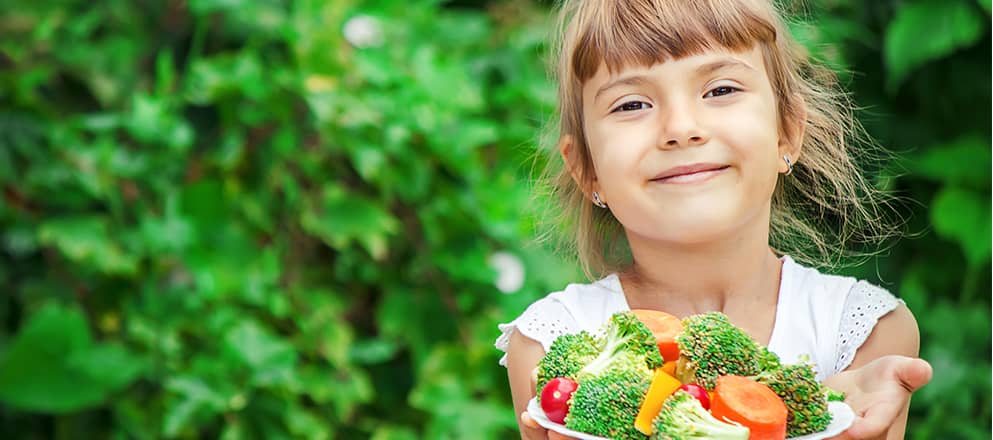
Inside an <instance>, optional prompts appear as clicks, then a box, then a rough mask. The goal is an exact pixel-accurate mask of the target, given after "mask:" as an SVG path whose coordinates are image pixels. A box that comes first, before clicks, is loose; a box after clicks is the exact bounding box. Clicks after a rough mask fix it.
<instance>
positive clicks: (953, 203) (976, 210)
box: [931, 186, 993, 265]
mask: <svg viewBox="0 0 993 440" xmlns="http://www.w3.org/2000/svg"><path fill="white" fill-rule="evenodd" d="M931 221H932V223H933V224H934V229H935V231H936V232H937V233H938V235H939V236H941V237H943V238H945V239H948V240H953V241H957V242H958V243H959V245H961V246H962V251H963V252H965V256H966V260H968V261H969V263H970V264H972V265H979V264H982V263H984V262H986V261H987V260H988V259H989V257H990V240H991V221H993V220H991V216H990V198H989V195H988V194H987V195H983V194H979V193H976V192H974V191H971V190H967V189H963V188H959V187H955V186H946V187H945V188H943V189H942V190H941V191H940V192H939V193H938V195H937V196H935V198H934V201H933V202H932V206H931Z"/></svg>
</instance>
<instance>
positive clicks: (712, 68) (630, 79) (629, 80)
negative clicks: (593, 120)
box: [593, 57, 757, 102]
mask: <svg viewBox="0 0 993 440" xmlns="http://www.w3.org/2000/svg"><path fill="white" fill-rule="evenodd" d="M730 68H744V69H746V70H749V71H752V72H757V70H755V68H754V67H752V66H750V65H749V64H748V63H746V62H744V61H741V60H739V59H736V58H731V57H727V58H721V59H718V60H714V61H711V62H709V63H705V64H702V65H700V66H697V68H696V69H694V71H693V73H694V74H695V75H696V76H704V75H709V74H712V73H714V72H716V71H718V70H721V69H730ZM647 82H649V81H648V77H647V76H645V75H640V74H633V75H625V76H622V77H620V78H617V79H615V80H613V81H610V82H608V83H607V84H604V85H603V87H600V89H599V90H597V92H596V95H594V96H593V101H594V102H595V101H597V100H599V99H600V95H602V94H604V93H605V92H606V91H607V90H610V89H612V88H614V87H618V86H638V85H642V84H645V83H647Z"/></svg>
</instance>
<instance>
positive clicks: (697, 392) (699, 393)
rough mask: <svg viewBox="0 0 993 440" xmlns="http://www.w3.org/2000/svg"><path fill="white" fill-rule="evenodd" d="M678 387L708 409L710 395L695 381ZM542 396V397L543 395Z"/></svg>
mask: <svg viewBox="0 0 993 440" xmlns="http://www.w3.org/2000/svg"><path fill="white" fill-rule="evenodd" d="M679 389H681V390H683V391H686V392H687V393H690V395H691V396H693V397H696V400H699V401H700V405H702V406H703V409H710V396H708V395H707V390H706V389H704V388H703V387H702V386H700V385H697V384H695V383H688V384H684V385H683V386H681V387H679ZM542 398H543V399H544V397H542Z"/></svg>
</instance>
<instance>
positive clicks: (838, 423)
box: [528, 398, 855, 440]
mask: <svg viewBox="0 0 993 440" xmlns="http://www.w3.org/2000/svg"><path fill="white" fill-rule="evenodd" d="M828 411H829V412H830V413H831V424H830V425H828V427H827V429H825V430H823V431H821V432H815V433H813V434H807V435H802V436H800V437H792V438H790V439H789V440H819V439H825V438H829V437H833V436H836V435H838V434H841V433H842V432H843V431H844V430H846V429H848V427H849V426H852V422H854V421H855V412H854V411H852V408H851V407H850V406H848V404H847V403H844V402H828ZM528 415H530V416H531V418H532V419H534V421H536V422H538V424H539V425H541V426H542V427H544V428H545V429H550V430H552V431H555V432H557V433H559V434H563V435H567V436H569V437H573V438H577V439H580V440H610V439H607V438H604V437H597V436H595V435H590V434H586V433H583V432H579V431H573V430H571V429H569V428H566V427H565V425H560V424H558V423H555V422H553V421H551V420H548V417H545V411H542V409H541V405H538V400H537V399H535V398H532V399H531V401H530V402H528Z"/></svg>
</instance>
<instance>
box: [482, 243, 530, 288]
mask: <svg viewBox="0 0 993 440" xmlns="http://www.w3.org/2000/svg"><path fill="white" fill-rule="evenodd" d="M487 264H489V265H490V267H492V268H493V270H495V271H496V272H497V278H496V283H495V284H496V288H497V289H500V291H501V292H503V293H506V294H511V293H514V292H517V291H518V290H519V289H520V288H521V286H523V285H524V263H522V262H521V259H520V258H518V257H517V256H516V255H514V254H511V253H510V252H505V251H499V252H494V253H493V255H490V258H489V259H488V260H487Z"/></svg>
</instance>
